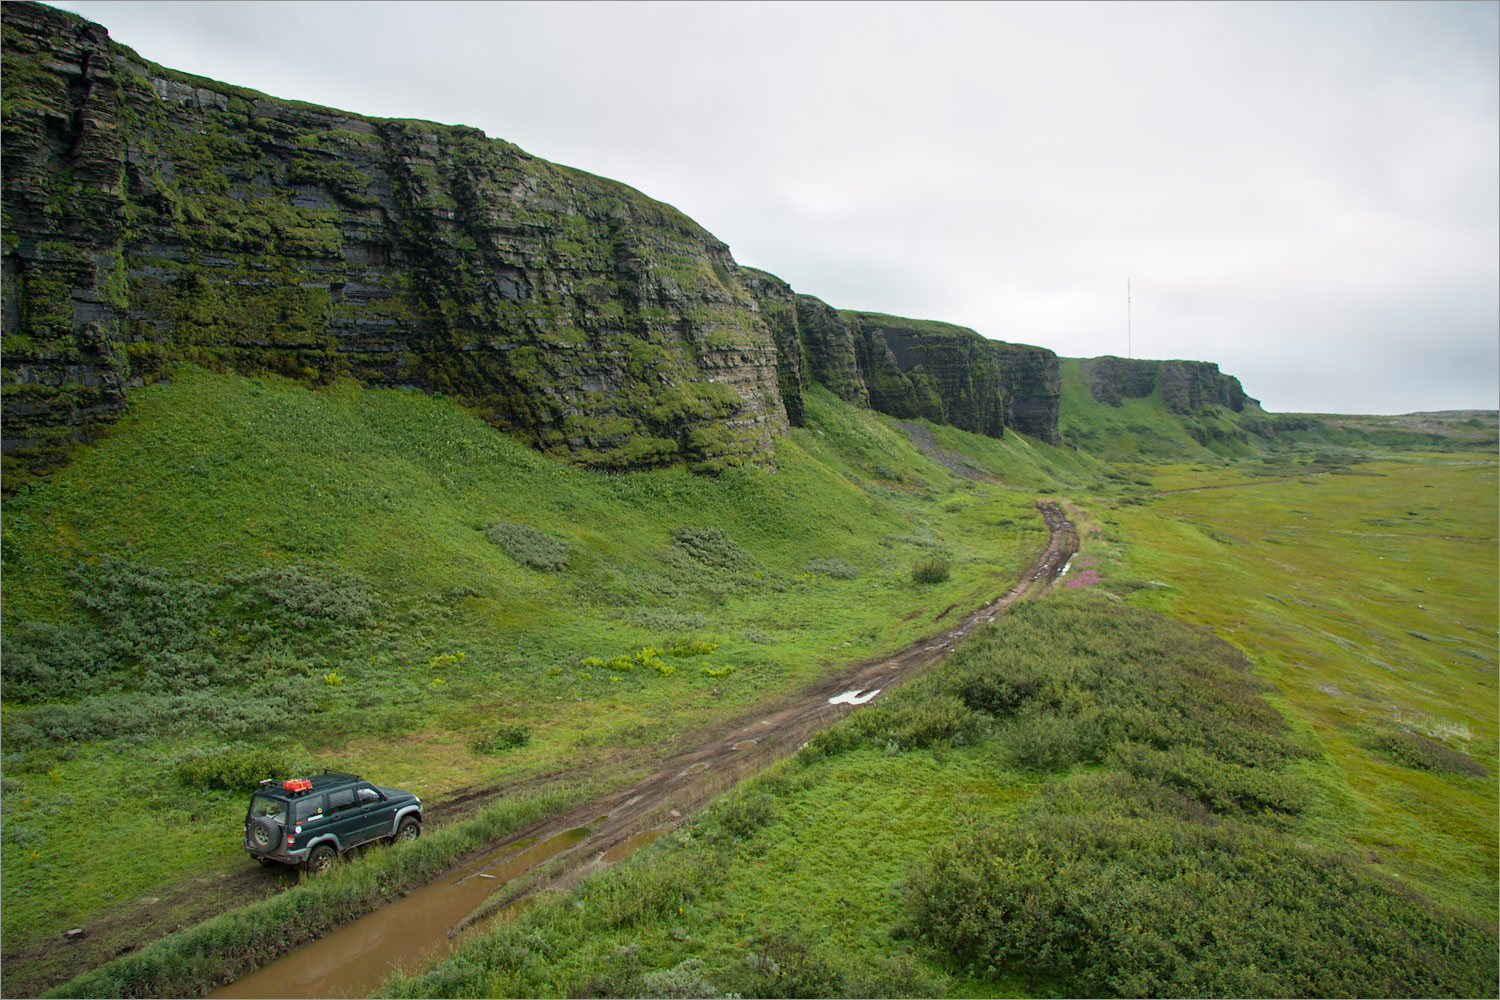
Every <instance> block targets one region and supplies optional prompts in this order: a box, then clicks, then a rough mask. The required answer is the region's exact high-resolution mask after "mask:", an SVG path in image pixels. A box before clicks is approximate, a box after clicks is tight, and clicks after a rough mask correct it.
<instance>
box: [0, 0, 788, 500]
mask: <svg viewBox="0 0 1500 1000" xmlns="http://www.w3.org/2000/svg"><path fill="white" fill-rule="evenodd" d="M3 27H4V74H5V106H4V126H3V127H4V135H3V138H4V147H5V178H4V223H5V246H4V259H3V267H4V285H5V292H4V321H5V340H4V376H3V381H4V416H5V432H6V442H5V448H6V450H7V452H11V453H13V454H16V455H20V456H22V457H30V458H33V459H37V460H41V461H43V462H44V461H45V460H46V458H47V455H46V452H47V451H48V450H49V449H58V448H60V447H65V444H66V439H67V438H68V437H72V438H75V439H76V438H79V437H81V436H82V435H83V434H84V433H86V431H87V428H88V427H89V426H90V425H92V424H94V423H96V422H97V421H99V420H103V419H108V418H110V417H111V416H112V415H113V414H115V413H117V412H118V411H119V410H120V408H121V407H122V406H123V402H124V398H125V393H126V391H127V389H128V388H129V387H130V386H132V385H138V384H140V383H141V382H142V381H143V380H145V379H149V378H152V377H154V376H155V375H156V374H157V373H159V372H161V371H163V370H164V368H165V366H166V365H167V364H168V363H169V362H171V361H173V360H177V359H185V360H190V361H193V362H196V363H199V364H203V365H205V366H210V367H217V368H225V369H229V370H235V371H241V372H260V371H278V372H281V373H283V374H286V375H289V376H292V377H295V378H301V379H305V380H310V381H320V380H327V379H329V378H333V377H338V376H352V377H354V378H357V379H359V380H361V381H363V382H365V383H366V384H370V385H376V386H414V387H418V388H421V389H423V390H426V391H430V392H441V393H445V394H450V395H453V396H456V397H459V398H461V399H463V400H465V401H466V402H468V403H470V404H472V405H474V406H476V407H477V408H479V409H480V410H481V412H483V413H484V414H485V415H486V416H487V417H488V418H489V419H490V420H491V421H492V422H493V423H495V424H496V425H498V426H500V427H502V428H503V429H505V430H507V431H509V432H511V433H513V434H516V435H518V436H520V437H522V438H523V439H526V440H529V441H531V442H532V443H533V444H535V445H536V446H537V447H538V448H541V449H543V450H546V451H552V452H558V453H562V454H565V455H567V456H569V457H571V458H573V459H575V460H579V461H582V462H585V463H588V464H593V465H598V466H602V467H613V468H624V467H634V466H642V465H651V464H659V463H663V462H671V461H676V460H679V459H686V460H687V461H689V462H690V463H692V464H693V465H694V466H695V467H697V468H701V469H709V470H712V469H716V468H722V467H724V466H725V465H729V464H737V463H740V462H744V461H765V460H769V459H770V458H771V456H772V447H773V446H772V438H771V435H772V433H773V432H775V431H776V430H778V429H780V428H783V427H785V425H786V421H787V415H786V411H785V409H784V408H783V404H782V399H781V391H780V388H779V384H778V383H781V384H786V385H788V386H790V387H796V386H799V385H800V382H799V379H800V368H799V365H800V356H799V355H798V352H786V351H783V352H781V353H782V354H783V355H784V356H786V357H788V358H789V359H791V360H790V361H789V362H788V363H787V364H786V365H781V366H779V365H778V351H777V342H776V339H775V337H774V336H773V332H772V329H769V328H768V326H767V323H766V321H765V320H763V319H762V315H761V312H760V310H759V308H758V306H757V304H756V301H755V298H754V297H753V296H752V295H751V294H750V292H749V291H748V290H747V289H746V287H745V285H744V284H743V282H742V281H741V278H740V270H739V268H738V267H737V266H736V264H735V262H734V260H733V259H732V258H731V257H730V255H729V252H728V249H727V248H726V247H725V246H724V244H722V243H721V242H719V241H718V240H717V239H715V238H714V237H713V236H712V235H710V234H709V233H707V232H706V231H704V230H703V229H702V228H701V227H699V226H697V225H696V224H694V223H693V222H692V221H691V220H690V219H688V218H687V217H686V216H684V215H682V214H681V213H680V212H678V211H676V210H675V209H673V208H671V207H670V206H668V205H664V204H661V203H659V202H655V201H652V200H651V199H649V198H646V197H644V196H643V195H641V194H640V193H638V192H636V191H634V190H632V189H631V188H628V187H625V186H624V185H621V184H618V183H615V182H613V181H608V180H604V179H602V178H598V177H594V176H592V175H589V174H585V173H582V172H580V171H576V170H570V169H567V168H564V167H560V166H557V165H554V164H551V163H547V162H546V161H543V160H539V159H536V158H534V157H531V156H528V155H527V154H526V153H524V152H522V151H521V150H519V149H517V148H516V147H514V146H511V145H509V144H507V143H504V142H501V141H497V140H490V139H487V138H485V137H484V135H483V134H482V133H479V132H477V131H475V130H473V129H467V128H462V127H444V126H439V125H434V124H430V123H425V122H409V121H389V120H378V119H370V118H363V117H359V116H355V115H349V114H345V113H342V112H338V111H333V110H330V109H325V108H317V107H312V106H308V105H301V104H294V103H290V102H286V101H279V100H274V99H271V98H268V97H265V96H264V95H261V94H256V93H253V92H250V91H244V90H240V89H238V88H235V87H231V86H227V85H224V84H218V83H214V82H212V81H207V80H200V79H197V78H190V77H185V76H183V75H181V74H176V73H174V72H172V71H169V70H164V69H162V68H160V67H157V66H154V65H152V64H149V63H146V62H144V61H143V60H141V59H140V58H139V57H137V56H136V55H135V54H134V53H133V52H131V51H130V50H129V49H127V48H125V47H123V46H120V45H117V44H115V43H112V42H110V41H109V39H108V37H107V34H106V33H105V31H104V29H102V28H100V27H99V26H98V25H93V24H90V23H88V22H85V21H82V20H80V19H78V18H76V17H74V16H73V15H69V14H65V13H62V12H60V11H56V10H52V9H50V8H47V7H41V6H37V5H32V4H25V3H8V4H6V5H5V7H4V18H3ZM788 291H789V290H788ZM784 305H785V309H786V311H787V312H795V304H794V302H792V301H791V300H790V299H788V300H787V301H786V302H785V303H784ZM772 321H773V324H774V323H775V322H776V319H775V316H774V315H773V317H772ZM778 330H779V332H780V333H781V334H782V336H783V337H785V335H786V330H785V328H782V327H779V328H778ZM788 343H791V342H790V341H789V342H788ZM798 392H799V393H800V389H798ZM798 399H799V400H800V395H798ZM799 412H800V411H799Z"/></svg>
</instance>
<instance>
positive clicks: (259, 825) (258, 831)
mask: <svg viewBox="0 0 1500 1000" xmlns="http://www.w3.org/2000/svg"><path fill="white" fill-rule="evenodd" d="M249 836H250V846H251V847H253V848H255V849H256V850H257V851H265V852H266V853H268V854H269V853H270V852H272V851H274V850H276V845H278V844H279V843H281V824H279V823H276V822H273V821H272V820H269V819H266V818H265V817H264V816H257V817H256V818H255V819H252V820H251V821H250V835H249Z"/></svg>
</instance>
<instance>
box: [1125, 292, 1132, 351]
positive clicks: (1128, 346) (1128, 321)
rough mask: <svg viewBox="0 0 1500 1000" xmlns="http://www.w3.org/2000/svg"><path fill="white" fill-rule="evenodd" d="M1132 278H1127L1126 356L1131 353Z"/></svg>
mask: <svg viewBox="0 0 1500 1000" xmlns="http://www.w3.org/2000/svg"><path fill="white" fill-rule="evenodd" d="M1130 335H1131V329H1130V279H1129V278H1126V279H1125V357H1127V358H1129V357H1130V356H1131V355H1130Z"/></svg>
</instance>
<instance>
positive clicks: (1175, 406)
mask: <svg viewBox="0 0 1500 1000" xmlns="http://www.w3.org/2000/svg"><path fill="white" fill-rule="evenodd" d="M1082 368H1083V374H1084V377H1085V378H1087V379H1088V383H1089V391H1090V392H1092V393H1093V396H1094V399H1095V400H1096V401H1098V402H1101V403H1108V404H1109V405H1110V406H1119V405H1120V402H1121V400H1124V399H1143V398H1145V397H1146V396H1149V395H1151V394H1152V393H1153V392H1157V391H1158V390H1159V391H1160V394H1161V401H1162V405H1163V406H1165V407H1166V409H1167V411H1168V412H1170V413H1177V414H1187V413H1192V412H1194V411H1195V410H1201V409H1204V408H1206V407H1210V406H1223V407H1227V408H1228V409H1230V410H1233V411H1234V412H1235V413H1240V412H1242V411H1243V410H1244V409H1245V404H1246V403H1247V402H1248V403H1251V404H1255V405H1259V401H1258V400H1255V399H1251V398H1250V397H1249V396H1247V395H1245V390H1244V389H1243V388H1242V387H1241V386H1240V380H1239V379H1237V378H1235V377H1234V376H1233V375H1225V374H1224V373H1223V372H1221V371H1219V366H1218V365H1216V364H1213V363H1211V362H1207V361H1136V360H1127V359H1125V358H1116V357H1102V358H1091V359H1089V360H1086V361H1084V362H1083V363H1082Z"/></svg>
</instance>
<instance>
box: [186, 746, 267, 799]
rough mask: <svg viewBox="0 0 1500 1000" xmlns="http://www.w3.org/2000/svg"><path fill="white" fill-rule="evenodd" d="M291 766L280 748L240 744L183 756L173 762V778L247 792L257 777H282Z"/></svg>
mask: <svg viewBox="0 0 1500 1000" xmlns="http://www.w3.org/2000/svg"><path fill="white" fill-rule="evenodd" d="M292 768H293V764H292V762H291V761H290V760H289V759H288V758H287V756H286V755H285V754H283V753H281V752H280V751H277V750H271V749H268V748H262V747H252V746H246V745H245V744H243V743H241V744H236V745H233V746H226V747H220V748H218V749H217V750H210V751H209V752H207V753H199V754H193V755H192V756H190V757H186V758H184V759H183V760H182V761H181V762H180V763H179V764H178V765H177V777H178V778H179V779H181V781H182V783H183V784H184V785H187V786H188V787H189V788H218V789H223V790H225V791H230V792H248V791H254V790H255V786H256V785H257V784H258V783H259V782H260V781H261V779H263V778H279V777H284V776H286V775H288V774H290V773H291V771H292Z"/></svg>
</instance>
